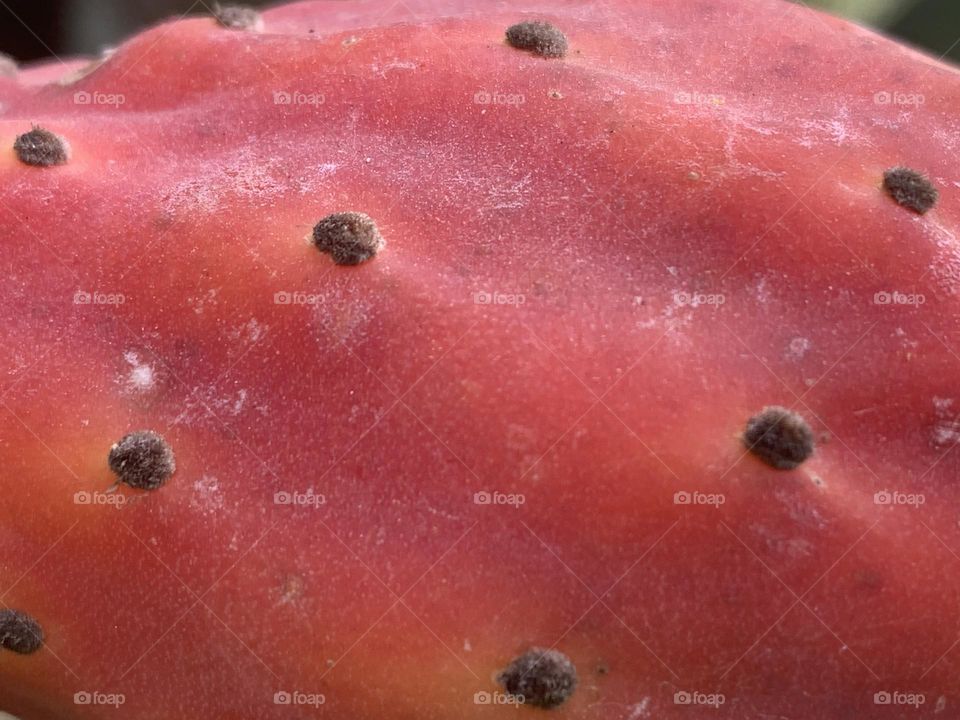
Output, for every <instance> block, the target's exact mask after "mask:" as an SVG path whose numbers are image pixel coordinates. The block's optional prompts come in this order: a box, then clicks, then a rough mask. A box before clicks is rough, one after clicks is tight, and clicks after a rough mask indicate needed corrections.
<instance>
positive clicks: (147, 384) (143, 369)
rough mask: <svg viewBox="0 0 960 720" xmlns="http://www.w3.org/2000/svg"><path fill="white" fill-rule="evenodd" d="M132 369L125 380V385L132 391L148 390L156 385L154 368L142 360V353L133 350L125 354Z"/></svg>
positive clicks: (125, 358)
mask: <svg viewBox="0 0 960 720" xmlns="http://www.w3.org/2000/svg"><path fill="white" fill-rule="evenodd" d="M123 359H124V360H125V361H126V362H127V364H128V365H129V366H130V371H129V372H128V373H127V375H126V377H125V378H124V380H123V384H124V387H125V388H126V389H127V390H128V391H130V392H137V393H142V392H147V391H148V390H151V389H152V388H153V386H154V372H153V368H152V367H151V366H150V365H148V364H147V363H145V362H142V361H141V360H140V355H139V354H138V353H136V352H134V351H132V350H128V351H127V352H125V353H124V354H123Z"/></svg>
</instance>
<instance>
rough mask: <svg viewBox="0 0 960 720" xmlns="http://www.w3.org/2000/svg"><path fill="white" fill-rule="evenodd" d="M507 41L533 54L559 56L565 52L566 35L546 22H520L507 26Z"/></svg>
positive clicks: (550, 56) (549, 56)
mask: <svg viewBox="0 0 960 720" xmlns="http://www.w3.org/2000/svg"><path fill="white" fill-rule="evenodd" d="M507 42H508V43H510V45H512V46H513V47H515V48H517V49H519V50H529V51H531V52H532V53H534V54H535V55H540V56H542V57H548V58H560V57H563V56H564V55H566V54H567V36H566V35H564V34H563V33H562V32H561V31H560V30H559V29H557V28H556V27H554V26H553V25H551V24H550V23H547V22H537V21H534V22H522V23H517V24H516V25H511V26H510V27H509V28H507Z"/></svg>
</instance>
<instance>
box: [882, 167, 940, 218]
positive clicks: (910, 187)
mask: <svg viewBox="0 0 960 720" xmlns="http://www.w3.org/2000/svg"><path fill="white" fill-rule="evenodd" d="M883 188H884V190H886V191H887V193H889V194H890V197H892V198H893V199H894V200H896V201H897V202H898V203H900V204H901V205H903V206H904V207H907V208H910V209H911V210H913V211H914V212H918V213H920V214H921V215H923V214H924V213H925V212H927V211H928V210H929V209H930V208H932V207H933V206H934V205H936V204H937V200H938V199H939V197H940V193H939V192H937V189H936V188H935V187H934V186H933V183H932V182H930V180H929V179H927V178H926V177H924V176H923V175H921V174H920V173H918V172H917V171H916V170H911V169H910V168H905V167H895V168H891V169H890V170H887V171H886V172H885V173H884V174H883Z"/></svg>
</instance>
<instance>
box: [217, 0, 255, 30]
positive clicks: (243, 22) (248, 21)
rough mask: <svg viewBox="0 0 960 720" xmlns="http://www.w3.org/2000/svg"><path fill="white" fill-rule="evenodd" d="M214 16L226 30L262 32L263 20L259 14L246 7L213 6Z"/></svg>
mask: <svg viewBox="0 0 960 720" xmlns="http://www.w3.org/2000/svg"><path fill="white" fill-rule="evenodd" d="M213 16H214V17H215V18H216V19H217V22H218V23H220V24H221V25H222V26H223V27H225V28H230V29H231V30H254V31H256V30H260V29H262V27H263V18H262V16H261V15H260V13H259V12H257V11H256V10H254V9H253V8H252V7H247V6H246V5H220V4H219V3H216V4H214V6H213Z"/></svg>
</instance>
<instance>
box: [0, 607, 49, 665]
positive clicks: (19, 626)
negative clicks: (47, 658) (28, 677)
mask: <svg viewBox="0 0 960 720" xmlns="http://www.w3.org/2000/svg"><path fill="white" fill-rule="evenodd" d="M41 645H43V630H42V628H41V627H40V623H38V622H37V621H36V620H34V619H33V618H32V617H30V616H29V615H27V613H25V612H22V611H20V610H10V609H3V610H0V647H3V648H6V649H7V650H12V651H13V652H15V653H19V654H21V655H29V654H30V653H33V652H36V651H37V650H39V649H40V646H41Z"/></svg>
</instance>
